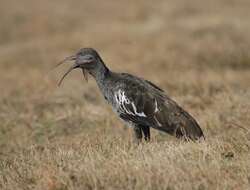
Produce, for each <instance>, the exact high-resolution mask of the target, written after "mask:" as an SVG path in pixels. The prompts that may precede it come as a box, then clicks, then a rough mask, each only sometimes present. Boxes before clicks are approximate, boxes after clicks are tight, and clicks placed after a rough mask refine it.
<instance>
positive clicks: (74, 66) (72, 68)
mask: <svg viewBox="0 0 250 190" xmlns="http://www.w3.org/2000/svg"><path fill="white" fill-rule="evenodd" d="M79 67H80V66H79V65H78V64H77V63H75V64H74V65H73V66H71V67H70V68H69V70H68V71H67V72H66V73H65V74H64V75H63V77H62V78H61V80H60V81H59V83H58V86H60V85H61V84H62V81H63V79H64V78H65V77H66V76H67V75H68V74H69V73H70V72H71V71H72V70H74V69H76V68H79Z"/></svg>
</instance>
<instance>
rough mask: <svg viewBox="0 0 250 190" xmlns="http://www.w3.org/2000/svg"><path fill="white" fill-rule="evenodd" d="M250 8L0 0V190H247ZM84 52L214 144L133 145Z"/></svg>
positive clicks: (165, 141)
mask: <svg viewBox="0 0 250 190" xmlns="http://www.w3.org/2000/svg"><path fill="white" fill-rule="evenodd" d="M249 8H250V1H248V0H220V1H216V0H210V1H200V0H190V1H183V0H176V1H170V0H167V1H166V0H159V1H148V0H146V1H145V0H139V1H136V2H135V1H132V0H128V1H114V0H107V1H105V2H104V1H103V2H101V1H97V0H93V1H80V0H74V1H67V0H60V1H59V0H54V1H49V0H44V1H32V0H23V1H17V0H9V1H3V0H0V57H1V59H0V91H1V93H0V121H1V122H0V189H51V190H52V189H168V190H170V189H171V190H172V189H199V190H203V189H248V188H249V185H250V175H249V172H250V167H249V166H250V161H249V156H250V155H249V151H250V142H249V141H250V134H249V130H250V128H249V124H250V103H249V99H250V90H249V83H250V72H249V71H250V54H249V49H250V35H249V34H250V21H249V18H250V12H249ZM81 47H93V48H96V49H97V50H98V51H99V52H100V54H101V56H102V57H103V59H104V61H105V62H106V64H107V65H108V66H109V67H110V68H111V69H112V70H114V71H117V72H130V73H132V74H135V75H138V76H141V77H143V78H146V79H148V80H151V81H153V82H154V83H156V84H157V85H159V86H161V87H162V88H163V89H165V90H166V92H167V94H168V95H170V96H171V97H172V98H173V99H175V100H176V101H177V102H179V104H180V105H182V106H183V107H184V108H185V109H187V110H188V111H190V113H191V114H192V115H193V116H194V117H195V118H196V119H197V120H198V122H199V123H200V125H201V126H202V128H203V130H204V132H205V135H206V137H207V141H206V142H204V143H201V144H193V143H191V144H185V143H182V142H178V141H176V140H175V139H173V138H172V137H170V136H168V135H165V134H161V133H159V132H155V131H153V139H152V142H151V143H150V144H143V145H141V146H139V147H134V146H133V145H132V144H131V143H130V140H131V134H130V130H129V129H127V128H125V127H124V126H123V124H122V123H121V122H120V120H119V119H118V118H117V117H116V116H115V115H114V114H113V113H112V110H111V109H110V107H109V106H107V105H106V103H105V102H104V101H103V98H102V97H101V95H100V93H99V91H98V89H97V87H96V84H95V82H94V81H93V80H90V81H89V82H88V83H86V82H85V81H84V80H83V76H82V74H81V72H80V71H74V72H72V73H71V75H69V76H68V77H67V80H65V82H64V84H63V85H62V86H61V87H60V88H58V87H57V86H56V85H57V82H58V79H59V78H60V76H61V75H62V74H63V72H64V71H65V70H66V69H67V67H69V65H67V64H65V65H64V66H62V67H61V68H58V69H57V70H52V68H53V66H54V65H56V63H58V62H59V61H60V60H62V59H63V58H64V57H66V56H68V55H71V54H72V53H74V52H75V51H77V50H78V49H80V48H81Z"/></svg>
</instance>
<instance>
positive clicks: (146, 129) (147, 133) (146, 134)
mask: <svg viewBox="0 0 250 190" xmlns="http://www.w3.org/2000/svg"><path fill="white" fill-rule="evenodd" d="M141 129H142V132H143V134H144V139H145V141H150V128H149V126H142V127H141Z"/></svg>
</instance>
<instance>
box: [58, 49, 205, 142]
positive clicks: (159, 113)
mask: <svg viewBox="0 0 250 190" xmlns="http://www.w3.org/2000/svg"><path fill="white" fill-rule="evenodd" d="M66 61H73V62H74V64H73V65H72V66H71V67H70V68H69V70H68V71H67V72H66V73H65V74H64V75H63V77H62V78H61V80H60V81H59V83H58V85H59V86H60V85H61V83H62V81H63V80H64V78H65V77H66V76H67V75H68V74H69V73H70V72H71V71H72V70H74V69H81V70H82V72H83V75H84V77H85V79H86V80H87V79H88V75H91V76H92V77H93V78H94V79H95V81H96V83H97V86H98V87H99V89H100V91H101V93H102V95H103V96H104V98H105V100H106V102H107V103H108V104H110V105H111V106H112V108H113V111H114V112H115V113H116V114H117V115H118V117H119V118H120V119H121V120H123V121H124V122H125V124H127V125H128V126H129V127H132V128H133V131H134V140H135V141H136V142H137V143H140V142H141V141H142V140H143V139H144V140H145V141H146V142H147V141H150V138H151V137H150V128H154V129H156V130H159V131H162V132H165V133H167V134H170V135H172V136H174V137H176V138H178V139H184V140H185V141H186V140H187V141H198V140H200V139H205V136H204V134H203V131H202V129H201V127H200V125H199V124H198V122H197V121H196V120H195V119H194V118H193V117H192V116H191V115H190V114H189V113H188V112H187V111H185V110H184V109H183V108H182V107H181V106H179V105H178V104H177V103H176V102H175V101H174V100H172V99H171V98H170V97H169V96H168V95H167V94H166V92H165V91H164V90H162V89H161V88H160V87H158V86H157V85H155V84H154V83H152V82H150V81H149V80H146V79H143V78H140V77H137V76H134V75H132V74H128V73H117V72H113V71H111V70H110V69H109V68H108V67H107V66H106V64H105V63H104V61H103V60H102V58H101V56H100V55H99V53H98V52H97V51H96V50H95V49H93V48H81V49H80V50H78V51H77V52H76V53H75V54H74V55H72V56H69V57H66V58H65V59H64V60H63V61H61V62H59V64H57V65H56V67H57V66H59V65H61V64H63V63H65V62H66Z"/></svg>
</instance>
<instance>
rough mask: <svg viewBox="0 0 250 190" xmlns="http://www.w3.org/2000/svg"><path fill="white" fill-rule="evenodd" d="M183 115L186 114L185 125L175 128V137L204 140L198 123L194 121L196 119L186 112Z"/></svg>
mask: <svg viewBox="0 0 250 190" xmlns="http://www.w3.org/2000/svg"><path fill="white" fill-rule="evenodd" d="M185 116H186V122H185V125H181V126H179V127H178V128H177V130H176V137H178V138H183V137H184V138H185V139H191V140H193V141H196V140H200V139H203V140H205V136H204V133H203V131H202V129H201V127H200V126H199V124H198V123H197V122H196V120H195V119H194V118H193V117H192V116H191V115H189V114H188V113H187V112H186V113H185Z"/></svg>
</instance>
